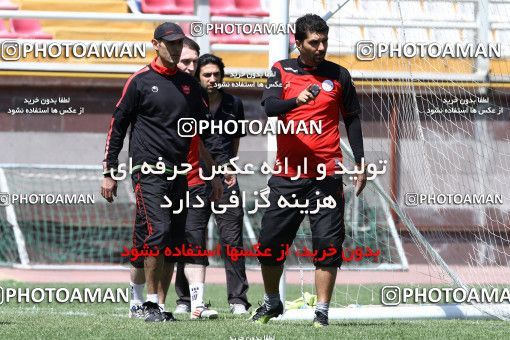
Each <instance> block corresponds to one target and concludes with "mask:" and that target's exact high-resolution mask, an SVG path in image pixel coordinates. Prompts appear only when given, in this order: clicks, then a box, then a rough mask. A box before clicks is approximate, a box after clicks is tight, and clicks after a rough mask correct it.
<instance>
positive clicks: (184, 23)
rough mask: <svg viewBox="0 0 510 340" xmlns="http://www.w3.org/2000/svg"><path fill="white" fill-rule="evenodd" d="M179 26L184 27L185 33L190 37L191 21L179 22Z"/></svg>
mask: <svg viewBox="0 0 510 340" xmlns="http://www.w3.org/2000/svg"><path fill="white" fill-rule="evenodd" d="M179 26H181V28H182V31H183V32H184V35H185V36H187V37H189V36H190V35H191V33H190V32H191V28H190V23H189V22H181V23H180V24H179Z"/></svg>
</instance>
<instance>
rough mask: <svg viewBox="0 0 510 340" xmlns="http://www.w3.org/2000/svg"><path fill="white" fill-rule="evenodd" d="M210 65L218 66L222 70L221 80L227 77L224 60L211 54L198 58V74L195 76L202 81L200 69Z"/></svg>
mask: <svg viewBox="0 0 510 340" xmlns="http://www.w3.org/2000/svg"><path fill="white" fill-rule="evenodd" d="M208 64H214V65H216V66H218V68H219V69H220V74H221V79H222V80H223V77H224V76H225V64H224V63H223V60H222V59H221V58H220V57H217V56H215V55H214V54H209V53H206V54H204V55H201V56H200V58H198V63H197V72H196V73H195V76H196V77H197V78H199V79H200V69H201V68H202V67H204V66H205V65H208Z"/></svg>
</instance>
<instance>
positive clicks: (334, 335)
mask: <svg viewBox="0 0 510 340" xmlns="http://www.w3.org/2000/svg"><path fill="white" fill-rule="evenodd" d="M0 286H2V287H4V288H5V287H33V288H36V287H39V288H44V287H58V288H60V287H66V288H74V287H78V288H86V287H89V288H95V287H102V288H104V289H106V288H119V287H122V288H124V287H125V286H121V285H86V284H83V285H62V284H53V285H50V284H45V285H41V284H24V283H19V282H13V281H7V282H5V281H4V282H0ZM225 288H226V287H225V286H224V285H208V286H207V287H206V301H208V300H210V302H211V304H212V306H213V307H214V308H215V309H216V310H218V311H219V312H220V317H219V319H218V320H193V321H192V320H189V319H188V316H178V319H179V321H178V322H173V323H161V324H154V323H146V322H144V321H143V320H133V319H129V318H128V317H127V311H128V305H127V304H125V303H118V304H113V303H104V304H100V303H89V304H86V303H83V304H80V303H67V304H59V303H51V304H50V303H44V302H43V303H40V304H25V303H23V304H18V303H15V302H12V301H11V302H10V303H8V304H5V303H4V304H2V305H0V339H229V340H230V339H232V340H233V339H236V340H256V339H258V340H269V339H429V338H430V339H489V338H490V339H503V338H507V336H508V334H510V323H509V322H504V321H497V320H494V321H492V320H491V321H486V320H480V321H466V320H437V321H365V322H345V321H344V322H342V321H334V320H333V321H331V325H330V327H327V328H324V329H316V328H313V327H312V325H311V322H308V321H306V322H305V321H299V322H290V321H289V322H270V323H269V324H267V325H258V324H252V323H250V322H249V321H247V320H246V319H247V317H246V316H240V317H237V316H233V315H231V314H229V313H228V304H227V302H226V291H225ZM337 289H341V287H337ZM170 290H171V292H170V295H169V297H168V300H167V306H169V307H170V308H173V307H175V293H174V292H173V286H172V287H171V289H170ZM299 291H300V288H299V286H290V287H289V289H288V298H289V299H294V298H297V297H299V295H300V293H299ZM367 294H368V293H367ZM249 298H250V300H251V301H252V303H254V304H255V307H256V306H257V301H259V300H260V299H261V298H262V286H261V285H252V286H251V287H250V292H249ZM360 298H361V299H364V298H363V297H360Z"/></svg>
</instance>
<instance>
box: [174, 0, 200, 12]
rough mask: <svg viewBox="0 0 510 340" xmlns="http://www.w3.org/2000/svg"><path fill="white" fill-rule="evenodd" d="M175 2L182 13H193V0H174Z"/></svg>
mask: <svg viewBox="0 0 510 340" xmlns="http://www.w3.org/2000/svg"><path fill="white" fill-rule="evenodd" d="M175 4H176V5H177V7H179V8H180V9H181V11H182V12H181V13H182V14H193V13H195V0H176V1H175Z"/></svg>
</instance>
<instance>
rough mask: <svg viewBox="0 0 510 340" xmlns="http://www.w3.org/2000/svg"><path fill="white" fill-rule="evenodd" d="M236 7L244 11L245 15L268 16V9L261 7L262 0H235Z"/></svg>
mask: <svg viewBox="0 0 510 340" xmlns="http://www.w3.org/2000/svg"><path fill="white" fill-rule="evenodd" d="M235 2H236V7H237V9H238V10H240V11H241V12H242V13H243V16H255V17H267V16H269V12H268V11H264V10H263V9H262V7H260V0H235Z"/></svg>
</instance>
